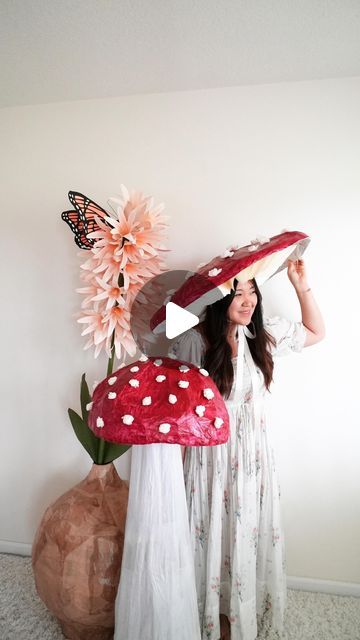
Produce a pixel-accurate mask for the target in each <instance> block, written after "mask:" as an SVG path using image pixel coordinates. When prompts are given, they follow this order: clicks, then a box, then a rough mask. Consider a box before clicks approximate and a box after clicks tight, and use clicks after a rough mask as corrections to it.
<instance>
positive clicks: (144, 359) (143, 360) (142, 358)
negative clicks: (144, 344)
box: [139, 353, 149, 362]
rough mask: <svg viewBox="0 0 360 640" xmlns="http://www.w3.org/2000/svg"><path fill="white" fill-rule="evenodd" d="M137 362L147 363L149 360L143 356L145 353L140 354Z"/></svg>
mask: <svg viewBox="0 0 360 640" xmlns="http://www.w3.org/2000/svg"><path fill="white" fill-rule="evenodd" d="M139 360H140V362H147V360H149V358H148V357H147V356H146V355H145V353H143V354H141V356H140V358H139Z"/></svg>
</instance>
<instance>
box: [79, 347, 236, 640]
mask: <svg viewBox="0 0 360 640" xmlns="http://www.w3.org/2000/svg"><path fill="white" fill-rule="evenodd" d="M89 425H90V427H91V429H92V430H93V431H94V433H95V434H96V435H98V436H100V437H102V438H104V439H105V440H109V441H112V442H119V443H123V444H133V445H135V446H133V447H132V461H131V474H130V486H129V502H128V511H127V520H126V529H125V541H124V551H123V557H122V566H121V578H120V584H119V589H118V594H117V599H116V604H115V635H114V640H154V638H156V640H189V639H191V640H200V626H199V617H198V607H197V598H196V587H195V574H194V566H193V557H192V550H191V542H190V533H189V525H188V516H187V506H186V498H185V487H184V479H183V469H182V461H181V452H180V447H179V445H186V446H208V445H218V444H223V443H225V442H226V441H227V440H228V437H229V418H228V413H227V409H226V405H225V403H224V400H223V398H222V396H221V394H220V392H219V391H218V389H217V387H216V385H215V383H214V382H213V380H212V379H211V378H210V376H209V374H208V372H207V371H206V370H205V369H202V368H200V367H197V366H194V365H193V364H190V363H185V362H182V361H179V360H175V359H173V358H165V357H163V358H148V357H146V356H142V357H141V358H140V359H139V360H138V361H137V362H134V363H132V364H131V365H128V366H126V367H124V368H122V369H119V370H118V371H117V372H115V373H113V374H111V375H110V376H108V377H107V378H106V379H105V380H103V381H102V382H101V383H100V384H99V385H98V386H97V387H96V389H95V391H94V394H93V404H92V408H91V411H90V414H89ZM174 444H175V445H178V446H170V445H174ZM136 445H145V446H136Z"/></svg>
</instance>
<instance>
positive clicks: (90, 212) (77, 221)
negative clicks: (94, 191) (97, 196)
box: [61, 191, 107, 249]
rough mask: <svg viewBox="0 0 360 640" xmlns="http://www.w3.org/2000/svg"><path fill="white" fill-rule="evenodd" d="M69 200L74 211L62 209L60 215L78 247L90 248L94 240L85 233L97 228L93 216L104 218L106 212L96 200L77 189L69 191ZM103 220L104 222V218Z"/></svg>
mask: <svg viewBox="0 0 360 640" xmlns="http://www.w3.org/2000/svg"><path fill="white" fill-rule="evenodd" d="M69 200H70V202H71V204H72V205H73V207H74V208H75V211H64V212H63V213H62V214H61V217H62V219H63V220H64V221H65V222H67V224H68V225H69V227H70V229H71V231H72V232H73V234H74V236H75V238H74V240H75V242H76V244H77V245H78V247H80V249H91V248H92V247H93V246H94V244H95V242H96V240H94V239H93V238H88V237H87V234H88V233H92V232H93V231H97V230H98V229H99V226H98V224H97V223H96V220H95V216H99V217H100V218H102V219H103V220H104V216H106V215H107V212H106V211H105V209H103V208H102V207H100V205H98V204H96V202H94V201H93V200H91V199H90V198H88V197H87V196H84V195H83V194H82V193H79V192H78V191H69ZM104 222H105V223H106V221H105V220H104Z"/></svg>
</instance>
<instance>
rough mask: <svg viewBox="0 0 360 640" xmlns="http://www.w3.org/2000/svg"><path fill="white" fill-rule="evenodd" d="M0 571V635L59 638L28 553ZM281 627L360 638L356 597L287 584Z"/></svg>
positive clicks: (310, 637) (9, 639)
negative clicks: (40, 591) (306, 589)
mask: <svg viewBox="0 0 360 640" xmlns="http://www.w3.org/2000/svg"><path fill="white" fill-rule="evenodd" d="M0 576H1V578H0V640H64V636H63V635H62V633H61V630H60V626H59V624H58V622H57V621H56V620H55V619H54V618H53V616H52V615H51V614H50V613H49V612H48V611H47V609H46V607H45V605H44V604H43V603H42V602H41V600H40V599H39V597H38V596H37V593H36V591H35V586H34V580H33V575H32V569H31V559H30V558H24V557H22V556H15V555H7V554H0ZM285 628H286V633H285V634H284V640H360V599H359V598H353V597H342V596H333V595H327V594H319V593H316V594H315V593H310V592H307V591H292V590H289V591H288V604H287V611H286V624H285ZM265 639H266V640H275V639H274V638H273V635H272V634H271V633H268V634H266V633H265V632H264V634H262V635H261V636H260V637H259V640H265ZM154 640H155V639H154ZM189 640H190V639H189Z"/></svg>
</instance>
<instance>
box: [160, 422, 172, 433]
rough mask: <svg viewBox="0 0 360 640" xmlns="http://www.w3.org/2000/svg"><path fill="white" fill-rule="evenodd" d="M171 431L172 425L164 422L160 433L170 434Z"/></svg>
mask: <svg viewBox="0 0 360 640" xmlns="http://www.w3.org/2000/svg"><path fill="white" fill-rule="evenodd" d="M170 429H171V424H169V423H168V422H162V423H161V425H160V426H159V431H160V432H161V433H169V431H170Z"/></svg>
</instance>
